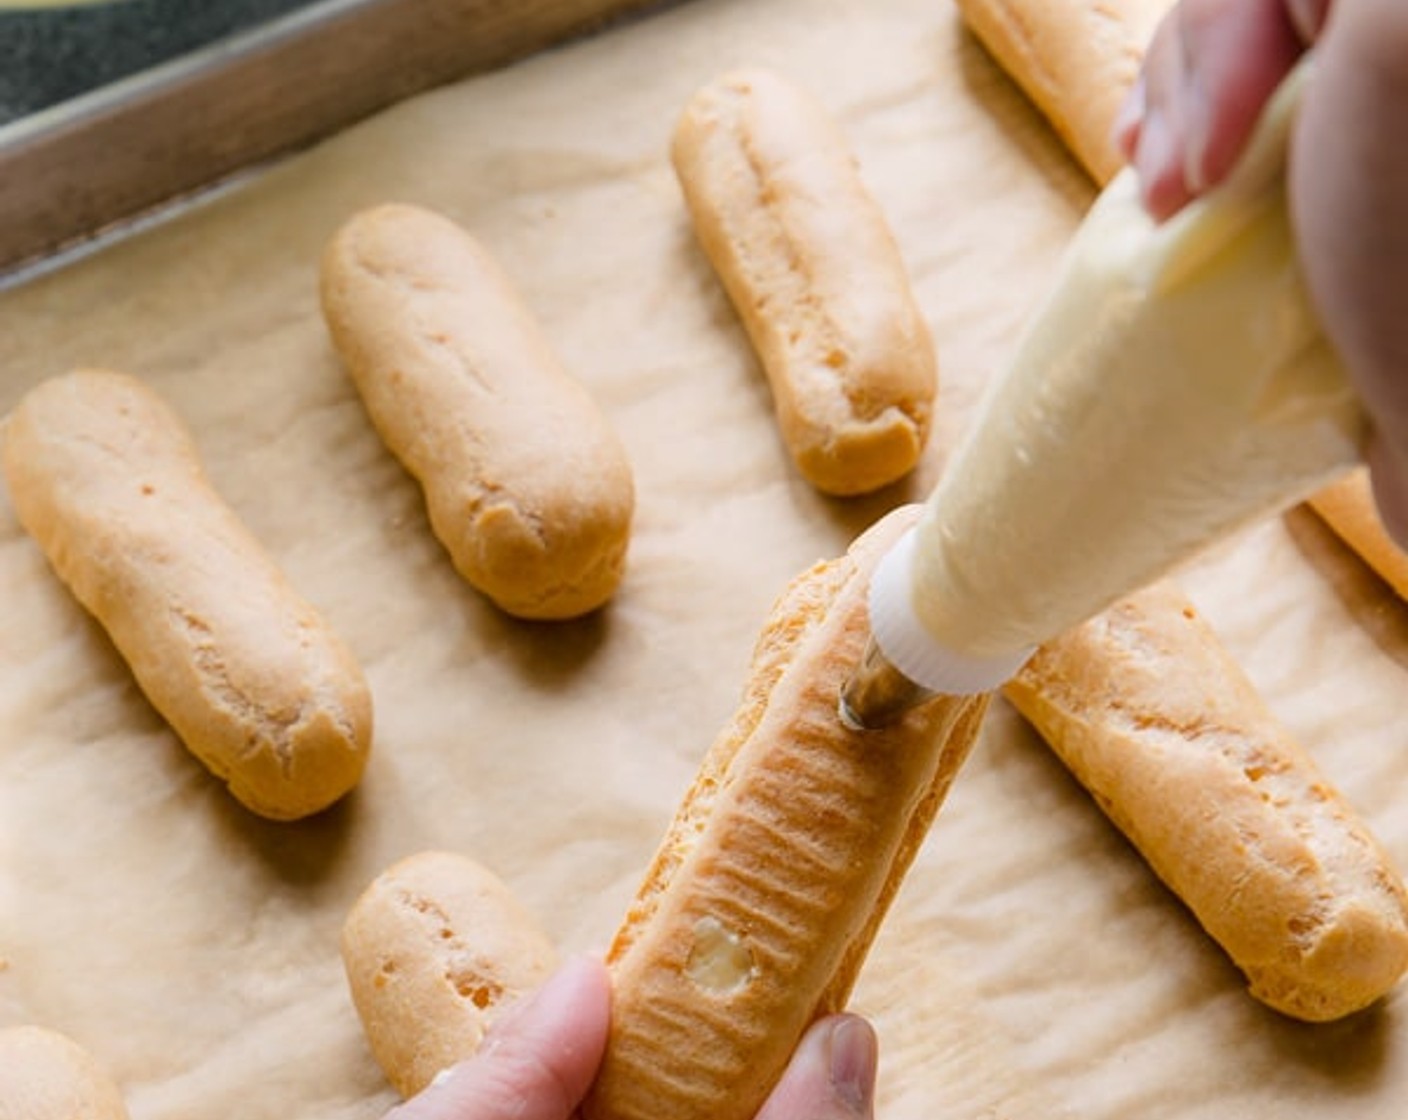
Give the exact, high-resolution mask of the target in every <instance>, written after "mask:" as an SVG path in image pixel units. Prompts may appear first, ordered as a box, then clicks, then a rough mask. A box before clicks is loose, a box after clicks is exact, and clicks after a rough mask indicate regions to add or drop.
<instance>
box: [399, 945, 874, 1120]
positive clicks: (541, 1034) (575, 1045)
mask: <svg viewBox="0 0 1408 1120" xmlns="http://www.w3.org/2000/svg"><path fill="white" fill-rule="evenodd" d="M609 1023H610V985H609V982H608V978H607V973H606V969H605V967H604V966H603V965H601V964H600V963H599V962H597V961H594V960H589V959H585V958H582V959H576V960H572V961H569V962H568V963H567V964H566V965H564V966H563V967H562V968H561V969H560V970H559V971H558V972H557V974H556V975H555V976H554V977H553V978H552V979H551V980H549V981H548V983H547V984H546V985H544V987H543V988H542V990H541V991H539V992H538V993H537V994H536V995H535V996H534V997H533V998H532V999H530V1000H529V1001H528V1002H526V1003H525V1004H523V1005H522V1006H521V1007H519V1008H517V1009H515V1010H513V1011H511V1012H509V1014H508V1015H506V1016H505V1017H504V1019H503V1020H501V1021H500V1022H499V1023H498V1024H496V1025H495V1027H494V1029H493V1030H492V1031H490V1032H489V1036H488V1037H487V1038H486V1039H485V1041H484V1045H483V1046H482V1047H481V1048H480V1050H479V1052H478V1053H477V1054H476V1055H475V1056H474V1057H472V1058H469V1059H467V1060H466V1061H463V1062H461V1063H460V1064H459V1065H457V1066H454V1067H453V1068H452V1069H450V1070H448V1071H447V1072H446V1073H444V1074H442V1075H441V1076H440V1077H438V1078H436V1079H435V1081H434V1082H433V1083H431V1085H430V1086H429V1087H427V1088H426V1089H425V1091H424V1092H422V1093H420V1094H418V1095H417V1096H415V1097H413V1098H412V1099H411V1100H409V1101H407V1102H406V1103H405V1104H403V1105H400V1106H399V1107H397V1108H393V1109H392V1110H391V1111H390V1112H389V1113H387V1115H386V1118H385V1120H570V1118H572V1117H575V1116H576V1115H577V1108H578V1105H580V1103H581V1101H582V1098H583V1097H585V1096H586V1094H587V1090H588V1088H590V1086H591V1082H592V1078H593V1077H594V1076H595V1075H596V1069H597V1066H598V1065H599V1064H600V1063H601V1057H602V1054H603V1052H604V1051H605V1049H606V1035H607V1028H608V1026H609ZM875 1060H876V1059H875V1035H874V1032H873V1031H872V1030H871V1028H870V1026H869V1024H867V1023H866V1022H865V1020H864V1019H861V1018H859V1017H857V1016H855V1015H833V1016H830V1017H828V1018H826V1019H822V1020H820V1021H819V1022H817V1023H816V1024H814V1025H813V1026H812V1028H811V1029H810V1030H809V1031H808V1032H807V1034H806V1036H805V1037H804V1038H803V1039H802V1043H801V1045H800V1046H799V1047H798V1049H797V1053H796V1055H795V1056H794V1057H793V1059H792V1063H791V1065H790V1066H789V1067H788V1069H787V1072H786V1073H785V1074H784V1075H783V1077H782V1080H781V1081H780V1082H778V1085H777V1088H776V1089H775V1090H774V1091H773V1093H772V1096H771V1097H770V1098H769V1099H768V1101H767V1103H766V1104H765V1105H764V1106H763V1109H762V1111H761V1112H759V1113H758V1117H757V1120H870V1118H871V1117H872V1116H873V1111H872V1108H873V1106H872V1103H871V1100H872V1096H873V1093H874V1085H875Z"/></svg>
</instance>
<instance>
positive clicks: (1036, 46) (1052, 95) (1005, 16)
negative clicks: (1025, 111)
mask: <svg viewBox="0 0 1408 1120" xmlns="http://www.w3.org/2000/svg"><path fill="white" fill-rule="evenodd" d="M957 4H958V10H959V11H960V12H961V13H962V15H963V19H964V20H965V22H967V24H968V26H969V27H970V28H972V30H973V33H974V34H975V35H976V36H977V37H978V39H979V40H980V41H981V42H982V44H983V46H984V47H986V48H987V50H988V51H989V52H990V53H991V54H992V56H993V57H994V58H995V59H996V60H997V62H998V64H999V65H1000V66H1001V67H1002V68H1003V69H1004V70H1005V71H1006V72H1007V74H1008V75H1009V76H1010V77H1011V78H1012V80H1013V81H1014V82H1016V83H1017V85H1018V86H1020V87H1021V88H1022V91H1023V92H1024V93H1026V95H1027V96H1028V97H1029V98H1031V100H1032V101H1033V102H1034V103H1035V105H1036V107H1037V108H1038V109H1040V110H1041V112H1042V114H1043V115H1044V116H1045V117H1046V119H1047V120H1048V121H1050V122H1051V126H1052V127H1053V128H1054V129H1055V130H1056V132H1057V134H1058V135H1059V136H1060V137H1061V139H1062V140H1063V141H1064V142H1065V144H1066V146H1067V147H1068V148H1069V149H1070V150H1071V154H1073V155H1074V156H1075V157H1076V158H1077V159H1078V160H1080V162H1081V164H1082V165H1084V167H1085V169H1086V171H1087V172H1088V173H1089V174H1090V177H1091V178H1092V179H1094V180H1095V181H1096V182H1097V183H1100V184H1102V185H1103V184H1104V183H1107V182H1109V180H1110V179H1112V178H1113V177H1114V175H1115V172H1117V171H1118V170H1119V169H1120V167H1122V166H1123V165H1124V156H1123V155H1121V154H1120V151H1119V149H1118V148H1116V147H1115V141H1114V124H1115V114H1116V113H1117V112H1118V110H1119V106H1120V101H1121V100H1122V99H1123V97H1124V95H1125V91H1127V90H1128V89H1129V88H1130V87H1131V86H1132V85H1134V81H1135V79H1136V78H1137V77H1138V75H1139V66H1140V63H1141V61H1142V60H1143V57H1144V48H1145V47H1146V46H1147V45H1148V43H1149V40H1150V38H1152V36H1153V33H1154V28H1155V27H1156V26H1157V25H1158V21H1159V19H1160V18H1161V17H1162V16H1163V14H1164V13H1165V12H1166V11H1167V10H1168V9H1169V8H1170V7H1172V6H1173V0H1120V2H1118V3H1110V2H1109V0H1059V2H1053V0H957Z"/></svg>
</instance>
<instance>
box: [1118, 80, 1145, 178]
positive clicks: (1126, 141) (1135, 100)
mask: <svg viewBox="0 0 1408 1120" xmlns="http://www.w3.org/2000/svg"><path fill="white" fill-rule="evenodd" d="M1143 120H1144V77H1143V75H1140V77H1139V79H1138V80H1137V81H1136V82H1135V83H1134V85H1132V86H1130V87H1129V89H1128V90H1127V91H1126V92H1125V95H1124V100H1123V101H1121V102H1120V108H1119V112H1117V113H1116V114H1115V126H1114V129H1113V130H1112V132H1111V135H1112V136H1113V137H1114V140H1115V147H1117V148H1118V149H1119V150H1120V151H1121V152H1123V153H1124V156H1125V158H1126V159H1129V158H1130V157H1132V156H1133V155H1134V147H1135V143H1136V141H1137V139H1138V137H1139V126H1140V125H1141V124H1142V123H1143Z"/></svg>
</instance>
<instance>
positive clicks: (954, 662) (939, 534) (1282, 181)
mask: <svg viewBox="0 0 1408 1120" xmlns="http://www.w3.org/2000/svg"><path fill="white" fill-rule="evenodd" d="M1312 65H1313V64H1312V62H1311V61H1310V60H1309V59H1308V58H1307V60H1305V61H1303V62H1302V63H1301V64H1300V65H1299V66H1298V68H1297V69H1296V70H1294V71H1293V72H1292V73H1291V75H1290V76H1289V77H1288V78H1287V79H1286V80H1285V81H1284V82H1283V83H1282V85H1281V87H1280V88H1279V89H1278V90H1277V91H1276V93H1275V94H1274V95H1273V97H1272V99H1271V101H1270V102H1269V104H1268V106H1267V108H1266V110H1265V112H1264V113H1263V115H1262V117H1261V119H1260V121H1259V122H1258V124H1257V126H1256V129H1255V131H1254V133H1253V136H1252V139H1251V142H1250V144H1249V145H1248V148H1247V150H1246V151H1245V153H1244V155H1243V156H1242V158H1241V160H1240V161H1239V163H1238V165H1237V167H1236V168H1234V170H1233V173H1232V175H1231V176H1230V177H1229V179H1228V180H1227V181H1226V182H1224V183H1223V184H1221V185H1220V186H1219V187H1217V188H1216V189H1215V190H1213V191H1212V192H1210V193H1208V194H1207V195H1205V196H1203V197H1202V198H1200V199H1198V200H1196V201H1194V202H1193V203H1191V204H1190V205H1188V206H1187V207H1185V208H1184V209H1183V210H1182V211H1180V212H1179V213H1178V214H1177V215H1175V216H1174V217H1173V218H1172V219H1170V220H1169V221H1167V222H1165V223H1163V224H1155V223H1154V222H1153V221H1152V220H1151V219H1150V218H1149V217H1148V216H1147V214H1146V213H1145V211H1144V209H1143V207H1142V206H1141V204H1140V201H1139V196H1138V188H1137V182H1136V180H1135V177H1134V173H1133V172H1132V171H1131V170H1129V169H1125V170H1124V171H1122V172H1121V173H1120V174H1119V175H1118V176H1116V178H1115V179H1114V180H1113V181H1112V182H1111V184H1110V185H1109V186H1108V187H1107V188H1106V189H1105V191H1104V192H1103V193H1102V194H1101V195H1100V197H1099V198H1098V199H1097V200H1096V202H1095V205H1094V206H1093V207H1092V208H1091V210H1090V212H1089V214H1088V215H1087V217H1086V219H1085V220H1084V222H1083V223H1082V225H1081V227H1080V229H1079V230H1078V231H1077V233H1076V236H1075V238H1074V239H1073V241H1072V243H1071V245H1070V246H1069V248H1068V250H1067V254H1066V257H1065V259H1064V262H1063V264H1062V267H1061V270H1060V273H1059V275H1058V278H1057V281H1056V283H1055V285H1054V287H1053V289H1052V290H1051V293H1050V294H1049V296H1048V298H1047V300H1046V303H1045V304H1044V306H1043V307H1042V308H1041V309H1040V311H1039V313H1038V314H1037V316H1036V317H1035V319H1034V320H1032V322H1031V323H1030V324H1029V326H1028V328H1027V329H1026V330H1025V332H1024V333H1023V336H1022V338H1021V339H1020V340H1019V342H1018V346H1017V350H1016V353H1015V355H1014V357H1013V360H1012V362H1011V363H1010V365H1009V366H1008V368H1007V370H1006V371H1005V376H1003V377H1001V378H1000V379H999V380H998V381H997V382H995V383H994V384H993V385H992V386H991V387H990V389H989V391H988V393H987V395H986V397H985V398H984V401H983V404H982V406H981V408H980V410H979V415H978V418H977V420H976V422H975V424H974V426H973V427H972V429H971V430H970V431H969V433H968V435H967V437H966V439H965V441H964V442H963V443H962V444H961V446H960V447H959V448H958V450H957V451H956V452H955V456H954V459H953V461H952V462H951V464H950V465H949V467H948V469H947V471H946V472H945V475H944V477H943V478H942V479H941V481H940V483H939V485H938V486H937V487H936V488H935V490H934V492H933V494H931V495H930V497H929V499H928V501H927V502H926V504H925V508H924V511H923V513H922V515H921V517H920V519H919V521H918V523H917V524H916V526H915V527H914V529H912V530H911V531H910V533H909V534H908V535H906V537H905V538H903V539H902V540H901V541H900V542H899V543H898V544H897V545H896V546H895V547H894V548H893V549H892V551H891V552H890V553H889V555H887V556H886V557H885V559H884V561H883V562H882V564H881V566H880V569H879V570H878V571H877V573H876V575H875V577H874V579H873V580H872V585H871V594H870V603H869V608H870V623H871V640H870V644H869V647H868V648H867V651H866V654H865V657H864V658H863V660H862V662H861V664H860V665H859V666H858V667H857V669H856V671H855V672H854V674H853V675H852V677H851V679H850V681H849V682H848V683H847V685H846V686H845V688H844V690H843V693H842V697H841V715H842V718H843V719H845V720H846V721H847V722H848V723H850V724H851V725H852V726H857V727H873V726H881V725H883V724H885V723H887V722H889V721H890V720H891V719H893V718H895V717H896V716H897V715H898V714H899V713H902V712H903V711H904V710H905V709H907V708H908V707H911V706H913V705H914V704H916V703H918V702H921V701H922V700H923V699H925V698H926V697H927V696H929V695H933V694H936V693H943V694H950V695H961V694H965V693H973V692H983V691H987V690H989V689H993V688H996V687H998V686H999V685H1001V684H1002V683H1003V682H1005V681H1006V680H1007V679H1008V678H1009V677H1010V676H1012V675H1013V674H1014V673H1015V672H1016V671H1017V670H1018V669H1020V668H1021V666H1022V664H1023V663H1024V662H1025V661H1026V659H1027V658H1028V657H1029V656H1030V655H1031V653H1032V652H1033V651H1034V649H1035V648H1036V646H1037V645H1039V644H1040V643H1041V642H1043V641H1046V640H1047V639H1049V638H1052V637H1054V636H1056V635H1057V634H1059V633H1061V632H1062V631H1064V630H1066V629H1067V628H1069V627H1071V626H1075V625H1077V624H1079V623H1081V622H1083V621H1085V620H1086V619H1088V618H1090V617H1092V616H1093V615H1095V614H1098V613H1099V612H1100V611H1101V610H1104V609H1105V608H1106V607H1108V606H1109V605H1110V604H1111V603H1113V602H1114V601H1115V600H1117V599H1119V598H1120V597H1122V596H1123V595H1126V594H1128V593H1130V592H1133V591H1135V590H1137V589H1138V588H1140V587H1142V586H1144V585H1145V584H1147V583H1149V582H1151V581H1152V580H1154V579H1156V578H1158V577H1160V576H1161V575H1164V574H1165V573H1167V572H1168V571H1169V570H1170V569H1172V568H1173V567H1175V566H1177V565H1179V564H1180V563H1182V562H1184V561H1186V560H1188V559H1190V558H1191V557H1192V556H1194V555H1195V554H1197V553H1198V552H1200V551H1201V550H1203V549H1204V548H1206V547H1207V546H1208V545H1210V544H1212V543H1214V542H1216V541H1218V540H1220V539H1222V538H1224V537H1226V536H1227V535H1229V534H1231V533H1233V532H1234V531H1236V530H1238V529H1240V528H1242V527H1244V526H1246V525H1247V524H1248V523H1249V522H1251V521H1253V520H1254V519H1256V518H1258V517H1262V516H1266V515H1267V514H1269V513H1271V512H1274V511H1276V510H1278V509H1282V508H1285V507H1286V506H1288V505H1290V504H1292V503H1293V502H1295V501H1297V500H1299V499H1301V498H1303V497H1305V496H1306V495H1308V494H1309V493H1311V492H1312V491H1314V490H1315V489H1317V488H1319V487H1320V486H1322V485H1324V484H1325V483H1327V482H1329V481H1330V480H1331V479H1333V478H1334V477H1336V476H1337V475H1338V474H1341V473H1343V472H1344V471H1345V470H1346V469H1348V468H1349V467H1350V466H1351V465H1352V464H1354V463H1355V462H1357V461H1358V459H1359V457H1360V454H1361V448H1362V444H1363V440H1364V437H1365V434H1366V428H1367V425H1366V421H1365V418H1364V416H1363V413H1362V412H1361V409H1360V406H1359V403H1358V400H1357V398H1356V396H1355V394H1354V392H1353V391H1352V389H1351V388H1350V386H1349V383H1348V381H1347V380H1346V378H1345V375H1344V371H1343V368H1342V367H1341V365H1340V363H1339V361H1338V359H1337V358H1336V356H1335V355H1334V353H1333V352H1332V351H1331V349H1330V347H1329V345H1328V343H1327V342H1326V340H1325V338H1324V337H1323V334H1322V332H1321V329H1320V326H1319V323H1318V321H1317V319H1316V316H1315V314H1314V312H1313V310H1312V308H1311V305H1310V301H1309V295H1308V292H1307V291H1306V288H1305V284H1304V281H1303V278H1302V275H1301V271H1300V267H1299V263H1298V260H1297V255H1296V248H1295V244H1294V240H1293V237H1292V233H1291V229H1290V222H1289V216H1288V212H1287V199H1286V174H1285V172H1286V159H1287V150H1288V146H1289V143H1290V137H1291V131H1292V124H1293V122H1294V118H1295V114H1296V110H1297V107H1298V105H1299V102H1300V98H1301V96H1302V91H1303V89H1304V87H1305V85H1306V83H1307V82H1308V81H1310V80H1312V71H1311V66H1312Z"/></svg>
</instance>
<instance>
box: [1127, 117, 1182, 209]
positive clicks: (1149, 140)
mask: <svg viewBox="0 0 1408 1120" xmlns="http://www.w3.org/2000/svg"><path fill="white" fill-rule="evenodd" d="M1176 161H1177V152H1176V151H1175V150H1174V140H1173V130H1172V129H1171V128H1170V127H1169V124H1168V118H1167V117H1166V116H1165V115H1164V114H1163V112H1162V110H1159V109H1155V110H1153V111H1152V112H1150V113H1149V114H1148V115H1147V116H1146V117H1145V118H1144V123H1143V124H1142V125H1141V126H1140V128H1139V146H1138V148H1137V149H1136V150H1135V152H1134V168H1135V170H1136V171H1137V172H1138V173H1139V182H1140V185H1141V187H1142V188H1143V191H1144V196H1145V199H1146V201H1147V199H1148V198H1149V195H1150V193H1151V192H1153V191H1154V190H1155V189H1156V188H1157V187H1158V186H1159V185H1160V184H1161V183H1162V182H1163V181H1164V179H1166V178H1167V177H1168V174H1169V171H1170V169H1171V168H1172V167H1174V166H1175V164H1176Z"/></svg>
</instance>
